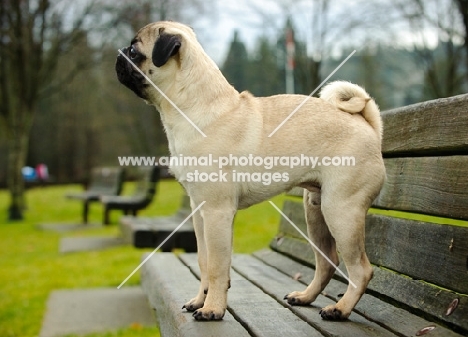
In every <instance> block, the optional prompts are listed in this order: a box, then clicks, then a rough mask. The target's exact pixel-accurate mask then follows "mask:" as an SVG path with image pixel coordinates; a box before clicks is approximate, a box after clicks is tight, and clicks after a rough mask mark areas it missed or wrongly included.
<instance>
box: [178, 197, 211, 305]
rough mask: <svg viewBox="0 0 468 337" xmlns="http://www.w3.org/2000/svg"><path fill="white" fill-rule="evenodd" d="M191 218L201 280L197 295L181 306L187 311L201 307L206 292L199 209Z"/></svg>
mask: <svg viewBox="0 0 468 337" xmlns="http://www.w3.org/2000/svg"><path fill="white" fill-rule="evenodd" d="M196 207H197V206H196V205H195V206H194V205H192V209H195V208H196ZM192 219H193V228H194V229H195V236H196V238H197V255H198V265H199V267H200V274H201V281H200V288H199V290H198V293H197V296H195V297H194V298H192V299H191V300H190V301H188V302H187V303H185V304H184V306H183V307H182V309H187V311H195V310H197V309H200V308H202V307H203V304H204V303H205V298H206V294H207V292H208V275H207V255H206V243H205V231H204V228H203V219H202V217H201V215H200V212H199V211H198V212H196V213H195V214H193V217H192Z"/></svg>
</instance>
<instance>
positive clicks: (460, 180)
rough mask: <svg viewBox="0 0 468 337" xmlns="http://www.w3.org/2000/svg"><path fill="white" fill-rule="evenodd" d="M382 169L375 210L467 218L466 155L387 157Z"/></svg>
mask: <svg viewBox="0 0 468 337" xmlns="http://www.w3.org/2000/svg"><path fill="white" fill-rule="evenodd" d="M385 167H386V170H387V181H386V182H385V184H384V186H383V188H382V191H381V192H380V194H379V196H378V197H377V198H376V199H375V201H374V206H375V207H379V208H384V209H395V210H402V211H409V212H416V213H424V214H429V215H436V216H443V217H449V218H456V219H468V207H467V205H468V175H467V173H466V172H467V167H468V156H448V157H421V158H390V159H385Z"/></svg>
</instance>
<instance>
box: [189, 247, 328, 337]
mask: <svg viewBox="0 0 468 337" xmlns="http://www.w3.org/2000/svg"><path fill="white" fill-rule="evenodd" d="M180 257H181V260H182V261H183V262H184V263H186V264H187V266H188V267H189V268H190V270H191V271H192V272H193V273H194V274H195V275H197V276H198V277H200V276H199V275H200V270H199V268H198V263H197V257H196V255H195V254H182V255H181V256H180ZM208 291H209V290H208ZM283 296H284V295H283ZM228 310H229V311H230V312H231V313H232V314H233V315H234V316H235V317H236V318H237V319H238V320H239V321H240V322H242V324H243V325H244V326H246V327H247V329H248V330H249V331H250V332H251V333H252V335H253V336H255V337H261V336H262V337H275V336H277V337H283V336H304V337H306V336H312V337H322V336H323V335H322V334H321V333H319V332H318V331H317V330H315V329H314V328H313V327H311V326H310V325H308V324H307V323H306V322H304V321H302V320H301V319H299V318H298V317H297V316H296V315H294V314H293V313H292V312H291V311H289V310H287V309H285V308H284V307H283V306H282V305H280V304H279V303H278V302H276V301H275V300H274V299H273V298H271V297H270V296H268V295H266V294H265V293H263V291H262V290H260V289H259V288H257V287H256V286H254V285H253V284H252V283H251V282H250V281H248V280H246V279H245V278H244V277H242V276H241V275H239V274H238V273H237V272H235V271H233V270H232V271H231V289H230V290H229V295H228ZM220 336H223V335H220Z"/></svg>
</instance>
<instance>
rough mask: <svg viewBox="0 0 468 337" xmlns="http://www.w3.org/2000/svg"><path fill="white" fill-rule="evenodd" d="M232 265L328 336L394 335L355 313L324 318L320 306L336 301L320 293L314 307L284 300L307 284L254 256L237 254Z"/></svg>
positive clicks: (374, 336)
mask: <svg viewBox="0 0 468 337" xmlns="http://www.w3.org/2000/svg"><path fill="white" fill-rule="evenodd" d="M232 266H233V269H234V270H236V271H237V272H239V273H240V274H241V275H242V276H244V277H245V278H247V279H248V280H250V281H251V282H252V283H254V284H255V285H256V286H257V287H259V288H261V289H262V290H263V291H264V292H265V293H266V294H268V295H270V296H272V297H273V298H274V299H275V300H276V301H278V302H279V303H280V304H283V305H284V306H285V307H287V308H289V309H290V310H291V311H293V312H294V313H295V314H296V315H298V316H299V317H300V318H302V319H303V320H305V321H306V322H308V323H309V324H311V325H312V326H313V327H315V328H316V329H317V330H319V331H320V332H322V333H323V334H324V335H325V336H363V337H365V336H369V337H371V336H372V337H378V336H395V334H393V333H391V332H390V331H388V330H386V329H384V328H382V327H381V326H379V325H377V324H375V323H373V322H371V321H369V320H367V319H365V318H364V317H362V316H361V315H359V314H356V313H353V314H351V316H350V317H349V320H348V321H346V322H329V321H324V320H323V319H322V318H321V317H320V314H319V311H320V309H321V308H323V307H325V306H327V305H330V304H333V303H335V301H332V300H331V299H329V298H327V297H325V296H322V295H319V297H318V298H317V300H316V301H315V302H314V303H313V304H312V305H311V306H290V305H289V304H287V302H286V301H285V300H284V299H283V297H284V295H285V294H287V293H289V292H291V291H295V290H300V289H304V285H303V284H301V283H300V282H298V281H296V280H294V279H293V278H291V277H289V276H286V275H285V274H283V273H281V272H279V271H278V270H277V269H275V268H273V267H271V266H269V265H266V264H265V263H263V262H262V261H260V260H258V259H256V258H254V257H253V256H251V255H240V254H236V255H234V257H233V263H232ZM342 289H343V291H345V290H346V286H345V285H344V284H343V287H342ZM261 314H263V313H261Z"/></svg>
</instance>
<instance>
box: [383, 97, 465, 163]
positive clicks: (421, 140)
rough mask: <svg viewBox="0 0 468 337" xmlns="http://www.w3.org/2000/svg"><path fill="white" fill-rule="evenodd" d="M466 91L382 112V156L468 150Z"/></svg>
mask: <svg viewBox="0 0 468 337" xmlns="http://www.w3.org/2000/svg"><path fill="white" fill-rule="evenodd" d="M467 106H468V94H465V95H459V96H454V97H449V98H442V99H437V100H432V101H427V102H423V103H418V104H413V105H409V106H405V107H401V108H397V109H393V110H389V111H385V112H383V113H382V119H383V124H384V137H383V143H382V152H383V153H384V155H387V156H388V155H393V156H395V155H397V154H415V153H419V154H421V153H425V154H431V155H441V154H451V153H453V152H461V151H465V152H466V151H468V132H467V129H468V113H467V111H468V108H467Z"/></svg>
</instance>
